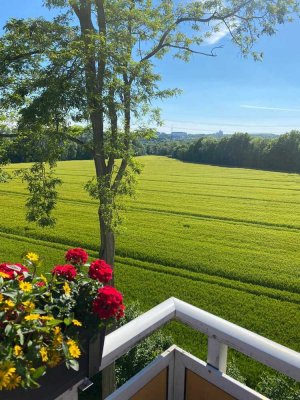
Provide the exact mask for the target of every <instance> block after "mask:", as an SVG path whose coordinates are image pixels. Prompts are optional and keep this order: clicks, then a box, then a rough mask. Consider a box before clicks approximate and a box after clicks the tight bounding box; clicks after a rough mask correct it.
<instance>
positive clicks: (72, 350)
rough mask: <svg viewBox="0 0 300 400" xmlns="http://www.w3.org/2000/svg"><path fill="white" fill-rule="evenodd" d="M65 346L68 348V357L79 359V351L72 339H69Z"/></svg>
mask: <svg viewBox="0 0 300 400" xmlns="http://www.w3.org/2000/svg"><path fill="white" fill-rule="evenodd" d="M67 345H68V346H69V353H70V356H71V357H73V358H79V357H80V354H81V351H80V349H79V347H78V346H77V344H76V342H75V341H74V340H72V339H69V340H68V341H67Z"/></svg>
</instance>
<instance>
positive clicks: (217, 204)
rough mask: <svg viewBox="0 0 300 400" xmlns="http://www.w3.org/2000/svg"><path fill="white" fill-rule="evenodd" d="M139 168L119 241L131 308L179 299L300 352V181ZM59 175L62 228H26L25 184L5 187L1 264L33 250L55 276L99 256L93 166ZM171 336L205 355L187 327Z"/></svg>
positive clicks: (65, 166)
mask: <svg viewBox="0 0 300 400" xmlns="http://www.w3.org/2000/svg"><path fill="white" fill-rule="evenodd" d="M139 160H140V161H141V162H142V163H143V165H144V169H143V173H142V175H141V177H140V179H139V184H138V190H137V196H136V198H135V199H131V200H130V201H128V210H127V213H126V222H125V228H126V229H125V230H124V231H122V232H121V233H120V234H119V235H118V238H117V257H116V284H117V286H118V288H120V289H121V290H122V291H123V292H124V294H125V298H126V300H127V301H130V300H133V299H139V300H140V302H141V304H142V305H143V308H144V309H148V308H150V307H151V306H154V305H155V304H157V303H158V302H160V301H162V300H164V299H166V298H168V297H170V296H176V297H179V298H181V299H182V300H185V301H188V302H190V303H192V304H194V305H196V306H198V307H201V308H203V309H205V310H207V311H210V312H212V313H214V314H217V315H218V316H220V317H223V318H226V319H228V320H230V321H232V322H234V323H237V324H239V325H241V326H243V327H245V328H248V329H250V330H253V331H255V332H257V333H259V334H262V335H264V336H266V337H268V338H270V339H272V340H275V341H277V342H279V343H281V344H284V345H286V346H289V347H291V348H293V349H295V350H298V351H300V335H299V326H300V312H299V311H300V306H299V304H300V176H299V175H297V174H288V173H277V172H265V171H257V170H246V169H235V168H223V167H215V166H207V165H197V164H185V163H181V162H180V161H176V160H172V159H168V158H164V157H155V156H153V157H150V156H148V157H141V158H140V159H139ZM10 168H13V166H11V167H10ZM57 172H58V175H59V176H60V177H61V178H62V179H63V185H62V186H61V188H60V198H59V203H58V207H57V210H56V212H55V216H56V218H57V226H56V227H55V228H54V229H39V228H36V227H35V226H33V225H28V224H27V223H26V222H25V218H24V215H25V210H24V203H25V200H26V191H25V189H24V186H23V184H22V183H21V182H20V181H14V182H11V183H9V184H1V185H0V207H1V208H0V210H1V218H0V239H1V240H0V260H2V261H15V262H16V261H17V260H19V258H20V254H21V253H22V252H23V251H26V250H32V251H37V252H39V253H40V254H41V255H42V256H43V257H44V259H45V260H47V261H46V262H45V266H44V268H45V269H47V268H48V269H49V268H50V267H51V266H52V264H53V263H58V262H61V261H62V254H63V252H64V251H65V249H66V248H68V247H70V246H77V245H78V246H82V247H85V248H86V249H87V250H89V251H90V253H91V254H92V255H93V256H96V252H97V247H98V238H99V231H98V225H97V221H96V217H97V204H96V203H95V202H94V201H93V200H91V199H90V198H89V197H88V195H87V194H86V193H85V192H84V191H83V185H84V183H86V182H87V180H88V179H89V178H90V177H91V176H92V175H93V163H92V161H69V162H61V163H59V165H58V169H57ZM168 330H171V331H172V332H173V335H174V337H175V339H176V341H177V342H178V343H179V344H180V345H181V346H183V347H185V348H187V349H188V350H190V351H192V352H193V353H196V354H198V355H201V356H204V353H205V346H206V344H205V341H204V339H203V338H202V337H200V336H199V335H198V336H196V337H197V338H198V339H197V340H195V336H194V335H193V333H192V332H191V330H189V329H186V328H184V327H182V326H179V325H178V324H172V326H171V327H169V328H168ZM241 366H242V369H243V370H246V369H247V372H245V373H247V376H248V379H249V382H250V384H251V383H253V382H254V381H255V379H256V378H255V376H256V375H257V374H258V373H259V372H258V371H259V368H258V367H257V366H255V365H254V364H248V363H247V368H246V367H245V360H244V359H242V358H241ZM243 372H244V371H243Z"/></svg>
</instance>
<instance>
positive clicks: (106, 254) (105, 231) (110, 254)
mask: <svg viewBox="0 0 300 400" xmlns="http://www.w3.org/2000/svg"><path fill="white" fill-rule="evenodd" d="M99 223H100V239H101V246H100V251H99V253H100V254H99V256H100V258H101V259H103V260H105V261H106V262H107V263H108V264H109V265H111V266H112V268H114V261H115V234H114V232H112V231H111V229H109V227H108V226H107V224H106V222H105V220H104V218H103V217H102V216H101V214H100V207H99ZM110 285H112V286H114V278H113V279H112V281H111V282H110ZM114 329H115V327H114V326H112V327H111V329H110V331H113V330H114ZM107 333H109V331H107ZM101 387H102V399H103V400H104V399H105V398H106V397H108V396H109V395H110V394H111V393H113V392H114V391H115V390H116V376H115V363H112V364H111V365H109V366H108V367H106V368H105V369H104V370H103V371H102V385H101Z"/></svg>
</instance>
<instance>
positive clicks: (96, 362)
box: [0, 328, 106, 400]
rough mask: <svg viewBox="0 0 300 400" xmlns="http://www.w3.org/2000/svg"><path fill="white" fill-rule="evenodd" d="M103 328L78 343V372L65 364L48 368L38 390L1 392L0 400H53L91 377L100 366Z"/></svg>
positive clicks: (103, 337) (103, 336) (103, 335)
mask: <svg viewBox="0 0 300 400" xmlns="http://www.w3.org/2000/svg"><path fill="white" fill-rule="evenodd" d="M105 330H106V329H105V328H103V329H102V330H101V331H100V333H99V334H98V336H97V337H93V338H88V337H87V335H85V337H84V338H83V339H82V340H81V341H80V344H81V350H82V355H81V357H80V359H79V371H78V372H77V371H74V370H72V369H67V368H66V366H65V364H60V365H59V366H57V367H55V368H48V369H47V372H46V374H45V375H44V376H43V377H42V378H40V379H39V383H40V385H41V386H40V388H38V389H15V390H11V391H1V392H0V398H1V400H18V399H20V400H54V399H56V398H57V397H58V396H60V395H61V394H63V393H64V392H66V391H67V390H68V389H70V388H71V387H72V386H74V385H75V384H76V383H78V382H79V381H81V380H82V379H83V378H85V377H91V376H93V375H95V374H96V373H97V372H98V371H99V367H100V365H101V359H102V353H103V345H104V339H105Z"/></svg>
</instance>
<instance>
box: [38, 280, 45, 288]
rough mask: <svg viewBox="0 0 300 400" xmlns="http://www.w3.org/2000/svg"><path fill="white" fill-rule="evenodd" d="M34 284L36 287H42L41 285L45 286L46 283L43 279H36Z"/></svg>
mask: <svg viewBox="0 0 300 400" xmlns="http://www.w3.org/2000/svg"><path fill="white" fill-rule="evenodd" d="M36 286H38V287H43V286H46V283H45V282H44V281H38V282H37V283H36Z"/></svg>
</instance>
